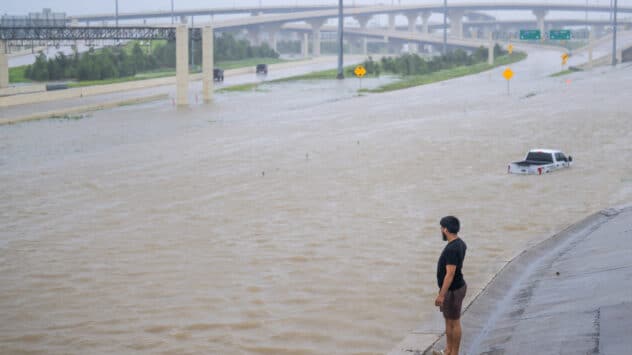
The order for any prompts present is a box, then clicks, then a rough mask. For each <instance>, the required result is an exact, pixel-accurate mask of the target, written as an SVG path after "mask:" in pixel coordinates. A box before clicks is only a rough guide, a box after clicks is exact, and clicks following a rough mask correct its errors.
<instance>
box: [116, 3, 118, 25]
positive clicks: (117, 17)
mask: <svg viewBox="0 0 632 355" xmlns="http://www.w3.org/2000/svg"><path fill="white" fill-rule="evenodd" d="M115 13H116V15H115V16H116V27H118V0H115Z"/></svg>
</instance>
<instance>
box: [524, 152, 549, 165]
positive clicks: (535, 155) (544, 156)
mask: <svg viewBox="0 0 632 355" xmlns="http://www.w3.org/2000/svg"><path fill="white" fill-rule="evenodd" d="M526 160H527V161H542V162H547V163H552V162H553V155H552V154H551V153H543V152H529V154H527V159H526Z"/></svg>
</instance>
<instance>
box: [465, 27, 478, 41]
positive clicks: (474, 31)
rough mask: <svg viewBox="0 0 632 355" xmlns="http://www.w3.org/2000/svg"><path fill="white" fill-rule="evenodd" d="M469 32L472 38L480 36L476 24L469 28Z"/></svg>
mask: <svg viewBox="0 0 632 355" xmlns="http://www.w3.org/2000/svg"><path fill="white" fill-rule="evenodd" d="M467 32H468V33H469V35H470V38H474V39H476V38H477V37H478V29H476V27H474V26H472V27H470V28H468V31H467Z"/></svg>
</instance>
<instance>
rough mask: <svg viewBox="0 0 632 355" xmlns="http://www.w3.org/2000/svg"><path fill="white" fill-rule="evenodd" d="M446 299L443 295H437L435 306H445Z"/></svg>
mask: <svg viewBox="0 0 632 355" xmlns="http://www.w3.org/2000/svg"><path fill="white" fill-rule="evenodd" d="M444 299H445V296H442V295H441V294H438V295H437V299H435V306H437V307H441V306H443V301H444Z"/></svg>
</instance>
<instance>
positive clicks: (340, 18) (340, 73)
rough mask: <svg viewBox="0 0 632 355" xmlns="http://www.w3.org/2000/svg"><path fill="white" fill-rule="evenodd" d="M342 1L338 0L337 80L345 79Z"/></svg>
mask: <svg viewBox="0 0 632 355" xmlns="http://www.w3.org/2000/svg"><path fill="white" fill-rule="evenodd" d="M342 6H343V5H342V0H338V75H337V76H336V78H337V79H344V78H345V74H344V69H343V58H342V57H343V55H344V54H343V50H344V47H343V37H344V16H343V13H342Z"/></svg>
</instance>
